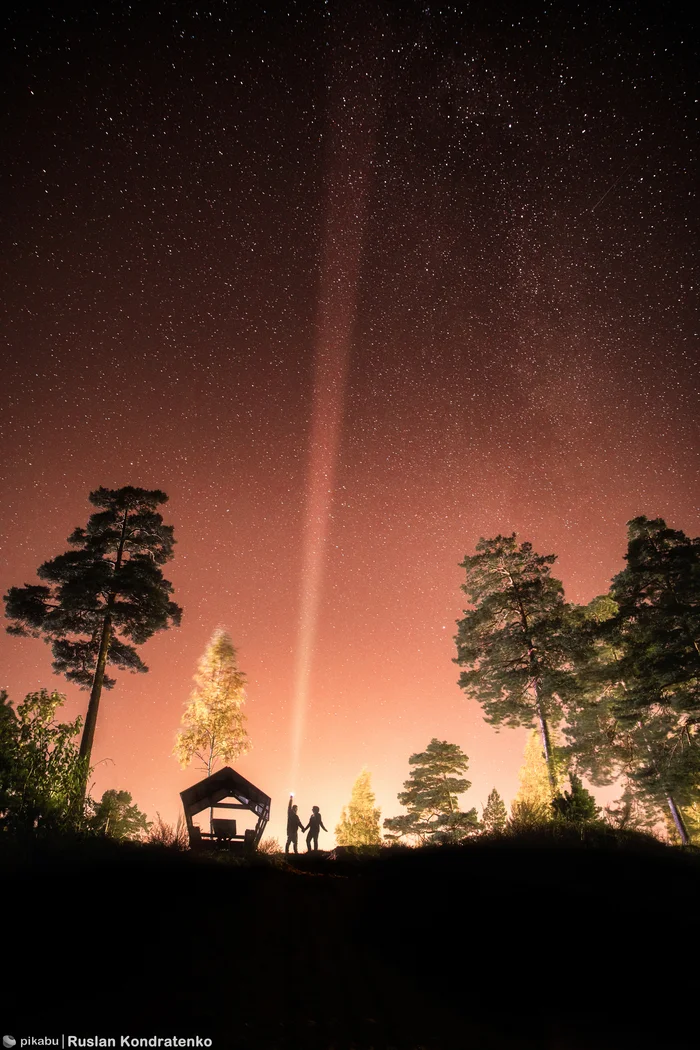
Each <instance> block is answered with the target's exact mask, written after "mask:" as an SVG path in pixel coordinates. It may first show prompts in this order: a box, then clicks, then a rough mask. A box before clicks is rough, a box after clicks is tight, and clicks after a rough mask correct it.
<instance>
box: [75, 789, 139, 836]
mask: <svg viewBox="0 0 700 1050" xmlns="http://www.w3.org/2000/svg"><path fill="white" fill-rule="evenodd" d="M90 827H91V829H92V830H93V831H95V832H97V833H98V834H100V835H104V836H105V837H107V838H112V839H117V840H119V841H120V842H123V841H125V840H126V839H140V838H142V837H143V836H144V835H148V832H149V831H150V829H151V823H150V821H148V820H147V819H146V814H145V813H142V812H141V810H140V809H139V808H138V806H137V805H136V803H134V802H133V800H132V798H131V794H130V793H129V792H128V791H115V790H114V789H113V788H110V790H109V791H105V793H104V794H103V796H102V798H101V800H100V801H99V802H97V803H95V812H94V814H93V816H92V818H91V820H90Z"/></svg>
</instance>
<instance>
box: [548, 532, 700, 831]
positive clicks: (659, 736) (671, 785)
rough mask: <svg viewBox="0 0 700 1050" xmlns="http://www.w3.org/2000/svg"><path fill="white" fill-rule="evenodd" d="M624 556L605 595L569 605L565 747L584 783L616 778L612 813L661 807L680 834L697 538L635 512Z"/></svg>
mask: <svg viewBox="0 0 700 1050" xmlns="http://www.w3.org/2000/svg"><path fill="white" fill-rule="evenodd" d="M625 560H626V561H627V567H626V568H625V569H624V570H623V571H622V572H621V573H619V574H618V575H617V576H616V577H615V578H614V580H613V581H612V586H611V590H610V594H609V595H606V596H601V597H600V598H597V599H594V601H593V602H591V603H590V605H589V606H587V607H586V608H585V609H583V610H579V612H578V615H579V635H580V637H581V638H585V644H582V645H581V646H579V651H578V652H579V656H578V657H577V660H576V664H577V665H576V672H577V677H578V681H579V683H580V686H581V689H580V692H579V696H578V698H577V702H576V703H575V704H573V705H571V708H570V710H569V717H568V721H569V725H568V726H567V729H566V734H567V736H568V737H569V747H568V750H569V751H570V753H572V754H573V755H575V758H576V763H577V765H578V766H579V768H581V769H583V770H585V772H586V774H587V775H588V776H590V778H591V781H592V782H593V783H599V784H606V783H612V781H613V780H614V779H616V778H618V777H619V778H622V780H623V782H624V784H625V797H626V799H627V801H626V802H623V803H621V806H620V807H619V812H618V813H617V817H619V819H631V815H632V813H633V810H634V813H635V819H636V820H637V821H639V820H640V819H642V820H644V821H645V822H646V823H647V824H649V823H650V821H651V820H652V819H653V816H652V814H653V811H654V810H656V811H657V812H659V811H660V810H661V809H663V808H665V807H668V810H669V812H670V814H671V817H672V819H673V822H674V825H675V827H676V829H677V833H678V835H679V837H680V840H681V841H682V842H687V841H688V834H687V830H686V828H685V825H684V822H683V817H682V814H681V808H680V807H681V806H682V805H692V803H693V801H694V800H695V799H696V798H698V790H697V786H696V785H697V784H698V783H700V754H699V749H698V747H697V736H696V734H697V726H698V722H699V721H700V719H699V718H698V715H697V710H698V708H699V707H700V656H699V654H698V644H699V643H698V639H699V638H700V541H699V540H689V539H688V538H687V537H686V536H685V535H684V534H683V533H682V532H677V531H674V530H672V529H668V528H667V527H666V524H665V522H664V521H663V520H662V519H660V518H657V519H655V520H649V519H647V518H645V517H639V518H635V519H633V520H632V521H630V522H629V525H628V550H627V554H626V557H625ZM627 811H629V815H630V816H629V818H628V817H627V816H626V814H627Z"/></svg>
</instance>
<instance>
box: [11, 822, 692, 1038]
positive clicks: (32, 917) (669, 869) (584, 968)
mask: <svg viewBox="0 0 700 1050" xmlns="http://www.w3.org/2000/svg"><path fill="white" fill-rule="evenodd" d="M0 863H1V864H2V895H3V896H2V899H3V903H4V905H5V907H4V913H5V916H6V919H5V931H4V932H5V938H4V940H5V945H6V962H7V963H8V964H9V965H8V967H7V970H8V973H9V977H8V978H7V979H6V982H5V987H4V992H5V996H4V998H5V1002H6V1003H10V1004H12V1003H14V1004H18V1003H20V1002H22V1001H24V1000H25V999H26V992H27V989H29V990H30V991H31V996H32V998H33V1006H32V1007H31V1017H32V1024H30V1023H29V1020H28V1018H29V1016H30V1015H29V1014H27V1013H24V1014H22V1012H21V1009H20V1008H19V1006H16V1007H15V1008H13V1009H14V1011H15V1012H14V1013H12V1012H10V1014H9V1015H8V1014H5V1016H4V1017H3V1023H4V1024H5V1029H6V1030H8V1029H9V1030H10V1031H12V1025H14V1028H15V1029H16V1032H15V1035H17V1034H18V1033H22V1032H26V1033H27V1034H34V1035H38V1034H41V1033H40V1031H39V1029H42V1031H44V1030H45V1031H44V1034H46V1035H50V1034H54V1033H58V1034H60V1033H61V1032H64V1033H66V1034H67V1033H73V1034H81V1033H82V1034H98V1035H111V1034H114V1035H117V1036H118V1035H121V1034H127V1033H131V1034H133V1035H141V1036H151V1035H167V1034H174V1035H185V1036H186V1035H188V1034H199V1035H200V1036H207V1037H210V1038H212V1040H213V1045H214V1046H215V1047H231V1048H236V1050H248V1048H250V1050H252V1048H258V1047H260V1048H265V1050H267V1048H269V1050H273V1048H280V1050H281V1048H283V1047H284V1048H287V1047H288V1048H290V1050H297V1048H298V1050H307V1048H308V1050H331V1048H334V1050H341V1048H344V1050H351V1048H355V1050H369V1048H374V1050H379V1048H387V1050H388V1048H389V1047H395V1048H396V1050H403V1048H406V1050H409V1048H410V1050H418V1048H419V1047H422V1048H425V1050H443V1048H444V1050H447V1048H451V1047H455V1048H460V1050H462V1048H465V1050H466V1048H472V1047H473V1048H474V1050H491V1048H493V1050H500V1048H503V1050H509V1048H512V1050H516V1048H517V1050H521V1048H522V1050H548V1048H551V1050H555V1048H556V1050H593V1048H595V1050H608V1048H609V1050H622V1048H623V1047H627V1046H629V1047H635V1048H636V1047H639V1046H647V1045H649V1046H655V1047H656V1048H657V1050H677V1048H681V1047H690V1046H695V1045H697V1036H694V1034H693V1031H692V1029H693V1027H694V1026H693V1025H692V1009H693V1003H694V999H695V987H694V966H692V965H691V964H689V963H688V962H686V961H684V956H685V955H686V954H687V951H688V948H690V949H691V951H692V953H693V954H694V951H695V946H696V945H697V943H698V933H699V932H700V931H699V929H698V927H699V925H700V920H699V919H698V917H697V909H696V907H695V895H696V892H697V885H698V876H699V875H700V857H699V856H698V853H697V851H681V850H679V849H676V848H673V847H668V846H663V845H661V844H660V843H658V842H657V841H656V840H654V839H649V838H648V837H647V836H640V835H634V834H631V833H628V834H627V835H620V834H612V835H611V834H608V833H607V832H606V831H605V830H604V829H600V830H599V831H597V832H596V831H594V830H591V831H590V833H588V834H587V835H586V834H584V836H583V837H582V836H581V833H580V832H578V831H576V829H564V830H562V829H558V830H557V831H556V832H554V831H552V829H532V830H531V831H529V832H527V833H522V834H520V835H517V836H516V835H509V836H502V837H494V838H492V839H490V840H483V839H481V840H477V841H474V842H469V843H467V844H465V845H464V846H458V847H446V846H443V847H436V848H423V849H420V850H407V849H401V848H387V849H382V850H379V851H376V850H375V851H368V852H364V853H363V852H356V853H354V854H353V853H345V854H344V855H343V856H340V857H339V858H338V859H335V860H334V859H331V858H330V857H329V856H328V855H326V854H323V853H320V854H318V855H308V854H300V855H299V856H298V857H293V856H292V857H287V858H285V856H284V855H283V854H277V855H261V856H258V857H256V858H254V859H253V860H251V861H250V862H246V861H242V860H236V861H234V862H232V861H230V860H228V859H227V858H226V857H225V855H221V856H219V857H214V858H213V857H211V856H209V857H201V856H200V857H197V856H195V855H193V854H189V853H184V854H183V853H178V852H176V851H173V850H168V849H164V848H162V847H161V848H159V847H153V846H139V845H128V844H127V845H124V846H119V845H115V844H111V843H108V842H107V843H105V842H85V843H72V844H67V843H65V842H64V843H44V844H37V843H32V844H24V846H19V845H17V844H11V843H9V842H4V843H0ZM8 946H9V947H8ZM49 1029H51V1031H49ZM118 1045H119V1040H118V1039H117V1046H118Z"/></svg>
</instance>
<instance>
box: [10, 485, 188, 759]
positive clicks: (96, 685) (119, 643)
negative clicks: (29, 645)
mask: <svg viewBox="0 0 700 1050" xmlns="http://www.w3.org/2000/svg"><path fill="white" fill-rule="evenodd" d="M167 499H168V497H167V496H166V495H165V493H164V492H161V491H159V490H157V489H156V490H148V489H139V488H133V487H131V486H127V487H125V488H121V489H106V488H99V489H96V490H95V491H94V492H91V493H90V502H91V503H92V505H93V506H95V507H98V508H99V510H98V511H97V512H96V513H94V514H92V515H91V516H90V518H89V520H88V523H87V526H86V528H77V529H75V530H74V532H72V533H71V535H70V536H69V537H68V543H70V544H71V546H72V547H73V548H74V549H73V550H70V551H67V552H66V553H65V554H60V555H59V556H58V557H56V558H53V559H52V560H51V561H47V562H44V564H43V565H41V566H40V567H39V569H38V572H37V575H38V576H39V579H41V580H44V581H45V584H42V585H36V584H25V586H24V587H10V589H9V591H8V592H7V594H6V595H5V608H6V615H7V617H8V619H9V620H11V621H12V623H11V625H10V626H9V627H8V628H7V630H8V631H9V632H10V634H18V635H30V636H32V637H34V638H38V637H41V636H43V638H44V640H45V641H46V642H48V643H49V644H50V645H51V649H52V652H53V667H54V670H55V671H56V673H57V674H63V675H65V677H66V678H67V679H68V680H69V681H72V682H77V683H78V684H79V685H80V687H81V688H83V689H89V690H90V700H89V703H88V709H87V715H86V718H85V726H84V729H83V735H82V739H81V742H80V757H81V758H82V759H84V763H85V768H87V767H88V766H89V763H90V755H91V753H92V745H93V741H94V737H95V726H96V724H97V714H98V710H99V706H100V698H101V696H102V689H103V688H105V689H111V688H112V686H113V685H114V684H115V681H114V679H113V678H110V677H109V676H108V675H107V674H106V667H107V665H108V664H110V665H113V666H115V667H118V668H119V669H120V670H129V671H138V672H145V671H147V670H148V668H147V667H146V665H145V664H144V663H143V661H142V660H141V658H140V657H139V655H138V653H137V651H136V646H137V645H141V644H142V643H143V642H145V641H147V639H149V638H150V637H151V636H152V635H153V634H155V632H156V631H162V630H166V629H167V628H169V627H171V626H173V625H177V624H179V623H180V617H181V615H182V610H181V609H180V608H179V606H177V605H176V604H175V603H174V602H173V601H171V600H170V595H171V594H172V586H171V584H170V583H169V582H168V580H166V579H164V577H163V573H162V571H161V568H160V566H161V565H164V564H165V562H167V561H169V560H170V558H172V556H173V545H174V543H175V540H174V538H173V527H172V525H164V524H163V518H162V517H161V515H160V514H159V513H158V511H157V509H156V508H157V507H159V506H160V505H161V504H163V503H166V502H167ZM126 639H128V641H127V640H126ZM130 642H131V643H134V644H129V643H130Z"/></svg>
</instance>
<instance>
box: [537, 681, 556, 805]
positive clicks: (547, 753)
mask: <svg viewBox="0 0 700 1050" xmlns="http://www.w3.org/2000/svg"><path fill="white" fill-rule="evenodd" d="M535 697H536V698H537V718H538V721H539V723H540V736H541V737H542V750H543V751H544V760H545V762H546V763H547V775H548V776H549V786H550V787H551V789H552V794H553V795H556V794H557V793H558V791H559V785H558V783H557V777H556V773H555V771H554V756H553V755H552V743H551V740H550V739H549V726H548V725H547V719H546V717H545V714H544V711H543V709H542V704H541V702H540V697H539V692H538V689H537V682H535Z"/></svg>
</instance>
